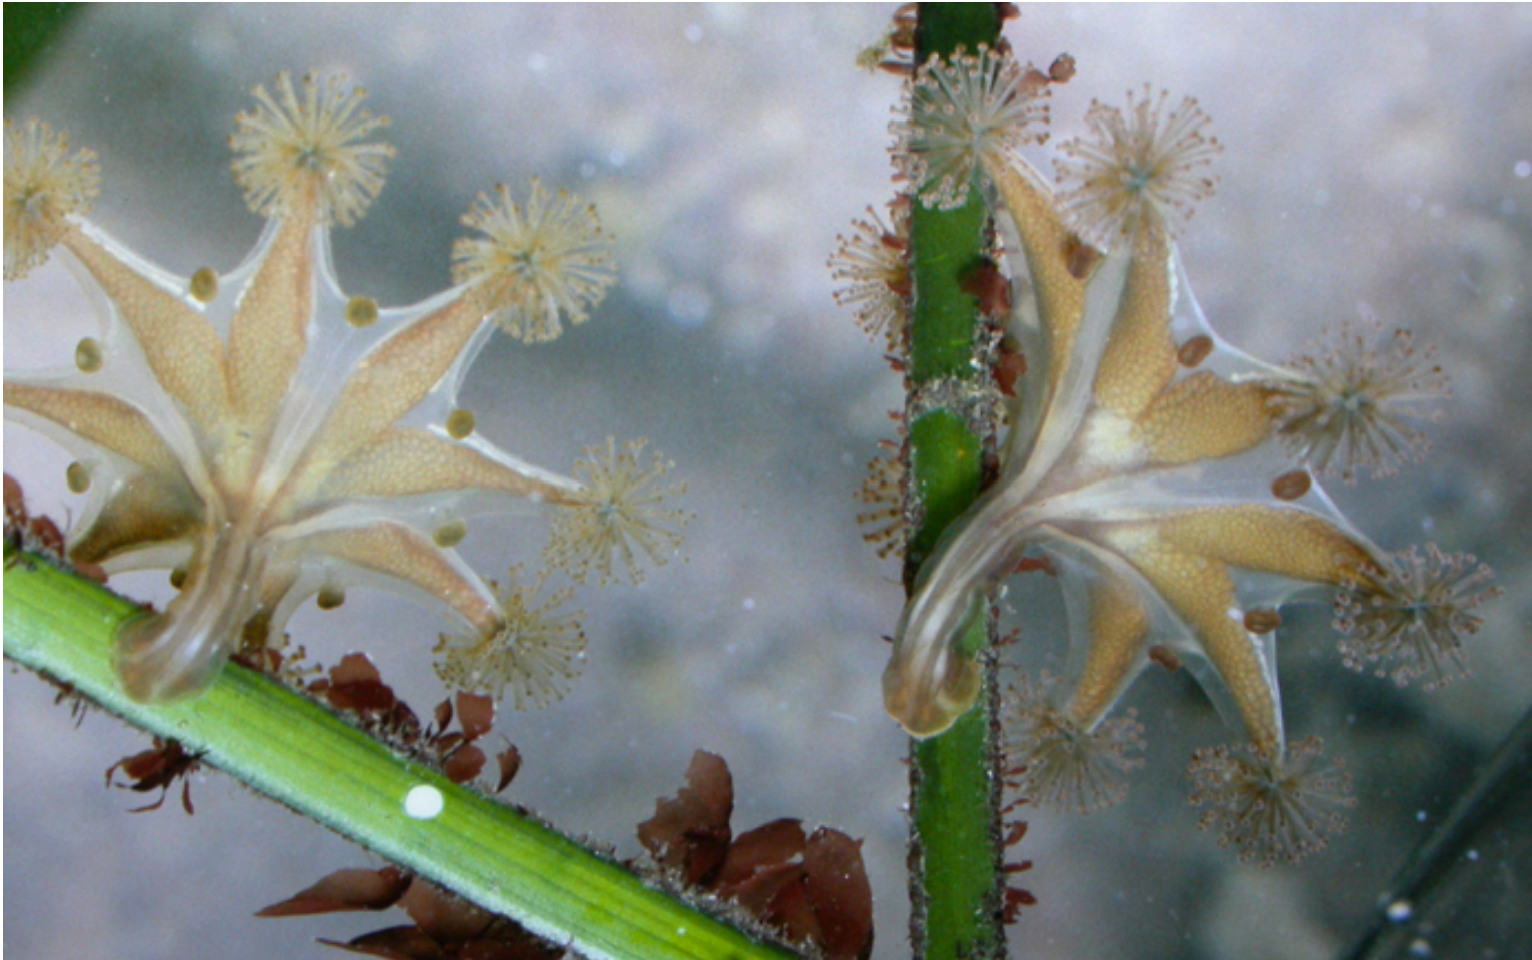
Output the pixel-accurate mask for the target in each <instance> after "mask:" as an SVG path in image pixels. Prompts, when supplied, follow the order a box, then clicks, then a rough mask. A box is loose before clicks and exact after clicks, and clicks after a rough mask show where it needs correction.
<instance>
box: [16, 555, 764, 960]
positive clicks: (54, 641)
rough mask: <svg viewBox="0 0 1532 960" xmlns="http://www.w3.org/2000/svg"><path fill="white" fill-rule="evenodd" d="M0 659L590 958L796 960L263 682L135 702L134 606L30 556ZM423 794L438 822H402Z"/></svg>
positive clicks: (237, 677) (252, 675)
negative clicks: (116, 641) (131, 674)
mask: <svg viewBox="0 0 1532 960" xmlns="http://www.w3.org/2000/svg"><path fill="white" fill-rule="evenodd" d="M5 563H6V569H5V656H6V657H7V658H8V659H11V660H14V661H16V662H18V663H20V664H22V665H24V666H27V667H29V668H31V669H32V670H35V671H37V672H38V673H40V674H43V675H45V676H47V677H49V678H51V679H53V680H54V681H55V682H57V683H61V684H66V685H67V686H69V687H70V688H72V689H73V690H74V691H75V692H77V693H79V694H82V695H84V696H85V697H87V698H89V699H90V700H92V701H94V702H95V703H97V704H98V705H100V706H101V707H103V708H104V709H106V710H108V711H110V712H111V713H114V714H116V715H118V716H119V717H121V718H123V719H124V720H126V721H128V722H129V723H131V724H133V725H134V726H137V727H141V728H143V729H144V730H147V731H149V732H150V733H153V734H155V735H157V736H160V737H166V738H174V739H176V740H179V741H180V742H181V743H182V744H183V746H184V747H185V748H186V750H187V751H188V752H190V753H193V754H199V755H201V757H202V760H203V762H204V763H208V764H211V765H212V766H215V767H218V768H219V769H221V770H223V771H225V772H226V773H228V774H229V775H231V776H233V777H235V778H236V779H238V780H240V781H241V782H243V783H245V784H246V785H247V786H249V787H250V788H251V789H253V790H256V791H258V792H260V793H263V794H265V795H266V796H268V797H270V798H272V799H273V800H277V801H279V802H280V803H283V804H285V805H287V806H288V807H291V808H292V809H293V810H295V811H297V812H298V813H300V814H303V815H304V816H306V817H309V818H311V819H313V820H317V821H318V822H320V823H322V824H324V825H325V826H327V827H329V828H331V829H332V830H334V831H336V832H337V833H339V834H341V835H342V836H345V837H348V838H349V839H351V840H354V841H356V842H357V843H360V844H362V845H363V846H365V847H367V848H369V849H371V850H373V851H375V852H376V853H378V854H379V855H380V856H383V857H386V858H387V859H389V860H391V861H393V862H395V863H397V864H399V865H401V866H403V867H406V868H408V869H410V870H413V871H414V872H416V873H417V874H419V875H421V876H424V877H427V878H429V879H431V880H434V881H436V882H437V883H439V884H441V885H443V886H445V887H447V888H449V889H451V890H453V891H455V892H457V893H458V894H460V895H462V896H464V897H466V898H467V899H469V900H471V901H473V902H474V903H476V904H478V905H479V906H481V907H484V908H485V909H487V910H491V911H494V912H495V913H500V914H504V915H506V916H509V917H512V918H513V919H515V920H516V921H517V922H519V923H521V924H522V925H523V926H525V927H526V928H527V929H529V930H531V931H532V932H534V933H536V934H538V935H539V936H542V937H544V938H545V939H548V940H550V941H552V942H554V943H558V944H561V945H565V946H568V947H570V948H571V949H572V950H574V951H575V952H577V953H578V954H580V955H582V956H586V957H610V958H621V960H681V958H693V960H726V958H727V960H745V958H754V960H783V958H787V957H790V956H791V954H788V953H786V952H785V951H783V950H780V949H778V948H776V947H772V946H767V945H764V944H761V943H758V942H756V941H754V940H752V939H751V938H750V937H748V936H746V935H745V934H743V933H741V932H739V931H738V930H735V929H733V928H732V927H729V926H727V925H725V924H723V923H720V922H719V921H717V920H715V919H713V918H711V917H708V916H706V915H704V914H701V913H698V912H697V911H695V910H693V909H691V908H690V907H687V906H685V905H684V904H681V903H679V902H677V901H675V900H672V899H671V898H669V897H667V896H665V895H664V894H662V893H660V892H658V891H656V890H653V889H650V888H649V887H647V886H645V885H644V883H643V881H641V880H640V879H639V878H638V877H636V876H634V875H633V874H631V873H629V872H628V871H626V870H624V869H623V868H622V867H621V866H619V865H617V864H615V863H612V862H610V861H608V860H605V859H602V858H601V857H598V856H596V855H595V854H593V853H591V852H590V851H588V850H586V849H585V848H583V847H581V846H580V845H579V844H577V843H575V842H574V841H572V840H570V839H568V838H566V837H564V836H563V835H562V834H559V833H558V832H556V831H554V830H552V829H550V828H548V827H545V826H543V825H541V824H539V823H536V822H534V821H532V820H529V819H527V818H526V817H523V816H520V815H518V814H517V813H516V812H515V811H513V810H511V809H510V808H508V807H506V806H502V805H501V804H498V803H496V802H494V801H492V800H490V799H488V798H486V797H484V796H482V795H480V794H478V793H475V792H474V791H472V790H468V789H465V788H463V787H460V786H458V785H456V784H453V783H452V782H450V781H449V780H447V779H446V778H445V777H443V776H441V775H440V774H439V773H437V772H436V771H435V770H433V769H431V768H430V767H427V766H424V765H422V764H419V763H416V762H413V761H410V760H407V759H404V758H402V757H400V756H397V755H396V754H394V753H393V752H392V751H391V750H389V749H388V748H387V747H386V746H384V745H383V744H381V743H379V742H377V741H376V740H373V739H372V738H371V737H369V736H368V735H367V734H365V733H363V732H362V731H360V730H357V729H356V728H354V727H352V726H350V725H349V724H347V723H346V722H344V721H343V720H341V719H340V718H339V717H337V716H335V715H334V714H332V713H331V712H329V711H328V710H326V709H325V708H323V707H321V706H320V705H319V704H317V703H315V702H314V701H312V700H310V699H308V698H306V697H304V696H302V695H301V694H298V693H296V692H294V691H292V690H290V689H288V688H287V687H284V686H283V685H281V684H280V683H277V682H275V681H273V680H272V679H270V678H269V677H266V676H264V675H262V674H260V673H257V672H255V671H252V670H247V669H244V668H242V667H239V666H237V665H230V666H229V667H227V668H225V669H224V671H223V672H222V674H221V675H220V676H219V678H218V680H217V681H216V682H215V683H214V684H213V686H212V688H211V689H210V690H208V692H207V693H206V694H204V695H202V696H200V697H197V698H195V699H193V700H189V701H183V702H180V703H173V704H168V705H147V704H142V703H137V702H134V701H133V700H130V699H128V698H127V696H126V695H125V694H123V692H122V690H121V688H120V686H119V685H118V683H117V678H116V676H115V675H114V673H113V671H112V641H113V638H114V636H115V635H116V633H117V631H118V629H119V628H120V627H121V626H122V625H123V624H124V623H126V622H128V621H129V620H131V619H132V618H134V617H136V616H139V615H140V614H141V612H142V611H141V610H140V608H138V607H137V606H134V605H133V604H132V603H130V602H128V601H127V600H124V599H122V598H121V597H118V596H116V595H115V594H112V593H110V592H109V591H107V590H105V589H103V588H101V587H99V586H97V585H95V584H93V583H90V582H88V581H85V580H83V579H81V578H79V577H76V576H73V575H71V574H68V573H65V572H63V571H61V570H58V569H56V568H54V567H53V566H51V565H50V564H48V563H47V562H45V561H42V560H40V559H37V558H35V557H33V556H31V555H29V554H22V553H15V552H13V550H12V549H11V547H9V546H7V548H6V555H5ZM419 787H431V788H434V789H436V790H437V791H439V793H440V794H441V797H442V798H443V800H444V805H443V807H442V810H441V813H440V814H439V815H437V816H435V817H433V818H430V819H415V818H412V817H411V816H409V815H407V814H406V813H405V809H404V800H405V797H406V795H407V794H409V793H410V791H411V790H412V789H415V788H419Z"/></svg>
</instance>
